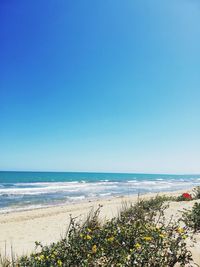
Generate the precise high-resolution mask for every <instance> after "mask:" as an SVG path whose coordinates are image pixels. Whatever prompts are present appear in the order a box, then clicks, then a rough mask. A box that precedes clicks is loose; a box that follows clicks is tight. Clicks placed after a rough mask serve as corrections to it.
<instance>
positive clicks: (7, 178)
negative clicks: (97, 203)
mask: <svg viewBox="0 0 200 267" xmlns="http://www.w3.org/2000/svg"><path fill="white" fill-rule="evenodd" d="M197 185H200V175H163V174H136V173H135V174H125V173H75V172H0V212H5V211H9V210H13V209H15V210H16V209H27V208H35V207H41V206H48V205H58V204H62V203H70V202H74V201H81V200H84V199H94V198H103V197H108V196H110V197H111V196H119V195H130V194H138V193H145V192H160V191H173V190H174V191H175V190H179V189H185V188H191V187H193V186H197Z"/></svg>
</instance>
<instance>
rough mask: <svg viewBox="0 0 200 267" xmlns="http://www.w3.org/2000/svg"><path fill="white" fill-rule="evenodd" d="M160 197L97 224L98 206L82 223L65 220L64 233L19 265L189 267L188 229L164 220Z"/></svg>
mask: <svg viewBox="0 0 200 267" xmlns="http://www.w3.org/2000/svg"><path fill="white" fill-rule="evenodd" d="M165 203H166V202H165V200H164V198H163V197H159V196H158V197H156V198H151V199H150V200H138V202H137V203H136V204H135V205H128V204H127V205H126V206H124V208H123V210H121V212H120V213H119V216H117V217H115V218H113V219H111V220H109V221H106V222H105V223H101V222H100V220H99V212H100V208H101V207H99V209H97V210H96V211H92V212H91V213H90V214H89V216H88V218H87V219H86V221H85V222H84V223H80V222H79V221H78V220H77V219H74V218H71V221H70V225H69V228H68V231H67V234H66V237H65V238H63V239H62V240H60V241H59V242H56V243H53V244H51V245H50V246H43V245H42V244H41V243H37V244H36V245H37V251H38V252H35V253H33V254H31V255H30V256H28V257H27V256H26V257H21V258H19V259H18V260H17V261H16V266H23V267H33V266H34V267H39V266H40V267H48V266H49V267H51V266H63V267H79V266H80V267H82V266H83V267H86V266H87V267H100V266H101V267H115V266H116V267H117V266H118V267H119V266H121V267H126V266H133V267H134V266H135V267H136V266H137V267H172V266H175V265H176V264H179V266H191V263H192V256H191V252H190V251H189V250H188V248H187V245H186V240H187V238H188V228H187V227H185V228H182V227H180V225H179V224H178V223H175V222H172V221H170V222H168V223H167V224H166V222H165V216H164V211H165V209H166V208H167V204H165Z"/></svg>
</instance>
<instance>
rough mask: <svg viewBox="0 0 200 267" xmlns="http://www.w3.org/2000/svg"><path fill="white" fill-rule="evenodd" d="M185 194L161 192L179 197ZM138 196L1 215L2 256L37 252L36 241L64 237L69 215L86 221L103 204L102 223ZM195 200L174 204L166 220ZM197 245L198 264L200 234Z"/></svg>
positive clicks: (194, 252)
mask: <svg viewBox="0 0 200 267" xmlns="http://www.w3.org/2000/svg"><path fill="white" fill-rule="evenodd" d="M181 192H182V191H177V192H170V193H169V192H168V193H160V194H159V195H163V194H167V195H172V196H177V195H179V194H180V193H181ZM155 195H156V194H146V195H141V196H140V197H141V198H150V197H151V196H155ZM137 199H138V197H137V196H122V197H115V198H108V199H101V200H95V201H88V202H80V203H75V204H69V205H63V206H57V207H49V208H41V209H35V210H29V211H20V212H12V213H7V214H1V215H0V250H1V253H3V254H5V246H6V253H7V254H8V255H10V253H11V246H12V249H13V251H14V253H15V254H16V255H22V254H29V253H31V252H32V251H34V248H35V241H41V242H42V243H43V244H50V243H51V242H55V241H57V240H59V239H60V238H61V237H62V236H64V235H65V232H66V229H67V226H68V224H69V220H70V215H72V216H73V217H78V219H80V220H84V218H86V216H87V214H88V213H89V211H90V210H91V209H92V208H94V209H95V208H97V207H98V206H99V205H102V208H101V213H100V217H101V219H102V220H106V219H110V218H112V217H113V216H116V215H117V214H118V212H119V211H120V209H121V208H122V205H123V203H124V202H127V203H134V202H136V201H137ZM193 204H194V201H190V202H171V203H170V206H169V208H168V209H167V210H166V218H167V219H169V218H170V217H171V216H173V218H174V219H177V218H178V217H179V216H180V214H181V213H180V211H181V210H183V209H190V208H191V207H192V206H193ZM196 239H197V243H195V245H194V247H193V248H191V251H192V253H193V257H194V260H195V262H196V263H198V264H200V235H196Z"/></svg>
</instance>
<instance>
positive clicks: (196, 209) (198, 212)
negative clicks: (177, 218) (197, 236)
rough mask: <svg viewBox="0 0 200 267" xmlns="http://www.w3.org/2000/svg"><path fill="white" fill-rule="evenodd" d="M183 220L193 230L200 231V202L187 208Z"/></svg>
mask: <svg viewBox="0 0 200 267" xmlns="http://www.w3.org/2000/svg"><path fill="white" fill-rule="evenodd" d="M182 221H183V222H184V223H185V225H186V226H188V227H189V228H190V229H191V230H192V231H194V232H198V231H200V203H197V202H196V203H194V206H193V207H192V209H191V210H185V211H184V212H183V215H182Z"/></svg>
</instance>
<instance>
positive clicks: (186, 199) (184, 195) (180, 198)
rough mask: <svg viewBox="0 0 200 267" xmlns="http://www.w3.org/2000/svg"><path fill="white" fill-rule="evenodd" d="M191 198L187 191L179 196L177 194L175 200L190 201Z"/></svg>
mask: <svg viewBox="0 0 200 267" xmlns="http://www.w3.org/2000/svg"><path fill="white" fill-rule="evenodd" d="M190 200H192V196H191V194H189V193H183V194H182V195H181V196H178V197H177V199H176V201H190Z"/></svg>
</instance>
